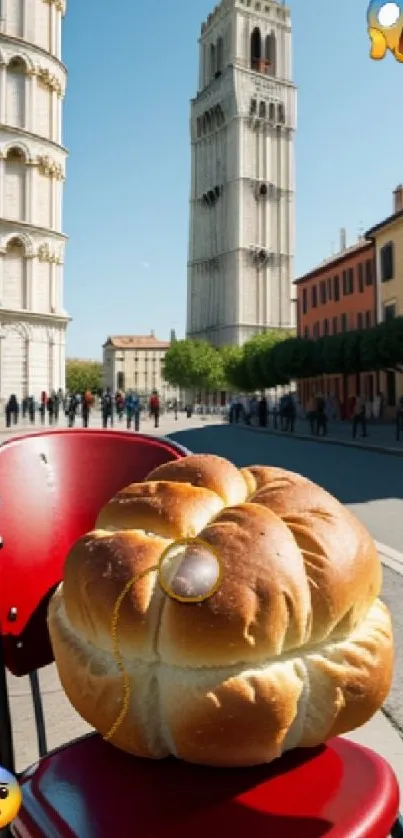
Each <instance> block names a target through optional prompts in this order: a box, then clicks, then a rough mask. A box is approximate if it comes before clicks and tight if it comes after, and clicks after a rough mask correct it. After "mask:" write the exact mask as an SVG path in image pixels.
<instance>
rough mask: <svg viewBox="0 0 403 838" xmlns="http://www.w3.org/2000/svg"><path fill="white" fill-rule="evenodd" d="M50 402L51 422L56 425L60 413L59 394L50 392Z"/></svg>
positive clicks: (54, 391) (53, 391)
mask: <svg viewBox="0 0 403 838" xmlns="http://www.w3.org/2000/svg"><path fill="white" fill-rule="evenodd" d="M52 401H53V421H54V423H55V425H57V423H58V421H59V413H60V399H59V393H56V390H52Z"/></svg>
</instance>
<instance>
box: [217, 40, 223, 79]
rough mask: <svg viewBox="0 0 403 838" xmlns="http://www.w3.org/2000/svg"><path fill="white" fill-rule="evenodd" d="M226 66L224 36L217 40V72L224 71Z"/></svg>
mask: <svg viewBox="0 0 403 838" xmlns="http://www.w3.org/2000/svg"><path fill="white" fill-rule="evenodd" d="M223 68H224V41H223V39H222V38H218V40H217V70H216V72H217V73H222V71H223Z"/></svg>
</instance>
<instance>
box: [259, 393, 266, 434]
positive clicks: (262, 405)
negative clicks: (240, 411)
mask: <svg viewBox="0 0 403 838" xmlns="http://www.w3.org/2000/svg"><path fill="white" fill-rule="evenodd" d="M258 416H259V427H260V428H267V416H268V410H267V399H266V396H262V398H261V399H260V401H259V404H258Z"/></svg>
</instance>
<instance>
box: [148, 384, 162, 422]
mask: <svg viewBox="0 0 403 838" xmlns="http://www.w3.org/2000/svg"><path fill="white" fill-rule="evenodd" d="M150 417H151V418H153V419H154V428H159V424H160V400H159V397H158V393H157V391H156V390H153V392H152V395H151V399H150Z"/></svg>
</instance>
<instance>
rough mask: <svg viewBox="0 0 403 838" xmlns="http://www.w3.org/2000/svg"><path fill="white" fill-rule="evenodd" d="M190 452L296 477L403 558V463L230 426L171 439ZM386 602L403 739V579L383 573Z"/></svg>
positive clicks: (391, 703) (390, 707) (393, 704)
mask: <svg viewBox="0 0 403 838" xmlns="http://www.w3.org/2000/svg"><path fill="white" fill-rule="evenodd" d="M171 436H172V438H173V439H176V440H177V441H178V442H180V443H181V445H184V446H185V447H187V448H189V449H190V450H191V451H195V452H196V451H197V452H201V453H210V454H220V455H221V456H222V457H228V459H229V460H232V461H233V462H234V463H236V465H238V466H246V465H257V464H259V465H269V464H270V465H273V466H281V467H283V468H287V469H290V470H291V471H297V472H300V473H301V474H304V475H306V477H309V478H310V479H311V480H314V481H315V482H316V483H319V485H321V486H323V487H324V488H325V489H327V490H328V491H329V492H331V493H332V494H333V495H335V496H336V497H337V498H338V499H339V500H340V501H341V502H342V503H344V504H346V506H348V507H349V509H351V510H352V511H353V512H354V513H355V514H356V515H357V517H358V518H359V519H360V520H361V521H362V522H363V524H365V526H366V527H367V528H368V529H369V531H370V532H371V534H372V535H373V537H374V538H375V539H376V540H377V541H380V542H382V543H383V544H386V545H388V546H389V547H393V548H394V549H395V550H400V551H402V552H403V461H402V459H401V458H399V457H393V456H391V455H390V454H378V453H373V452H370V451H365V450H362V449H355V448H348V447H346V448H343V447H342V446H339V445H329V444H326V443H317V442H310V441H308V440H298V439H293V438H292V437H291V438H290V437H279V436H271V435H267V436H266V435H264V434H261V433H259V432H254V431H249V430H246V429H243V428H237V427H236V426H232V425H206V427H204V428H202V429H200V428H198V429H191V430H183V431H182V430H181V431H179V432H178V433H173V434H171ZM383 599H384V600H385V602H386V603H387V604H388V606H389V608H390V610H391V612H392V616H393V624H394V633H395V644H396V664H395V678H394V683H393V687H392V690H391V693H390V695H389V698H388V701H387V703H386V712H387V714H388V715H390V718H391V721H393V723H394V724H395V726H396V727H397V728H398V729H399V732H400V734H401V735H402V736H403V699H402V696H403V607H402V606H403V576H401V575H399V574H397V573H395V572H394V571H393V570H389V568H387V567H385V568H384V583H383Z"/></svg>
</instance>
